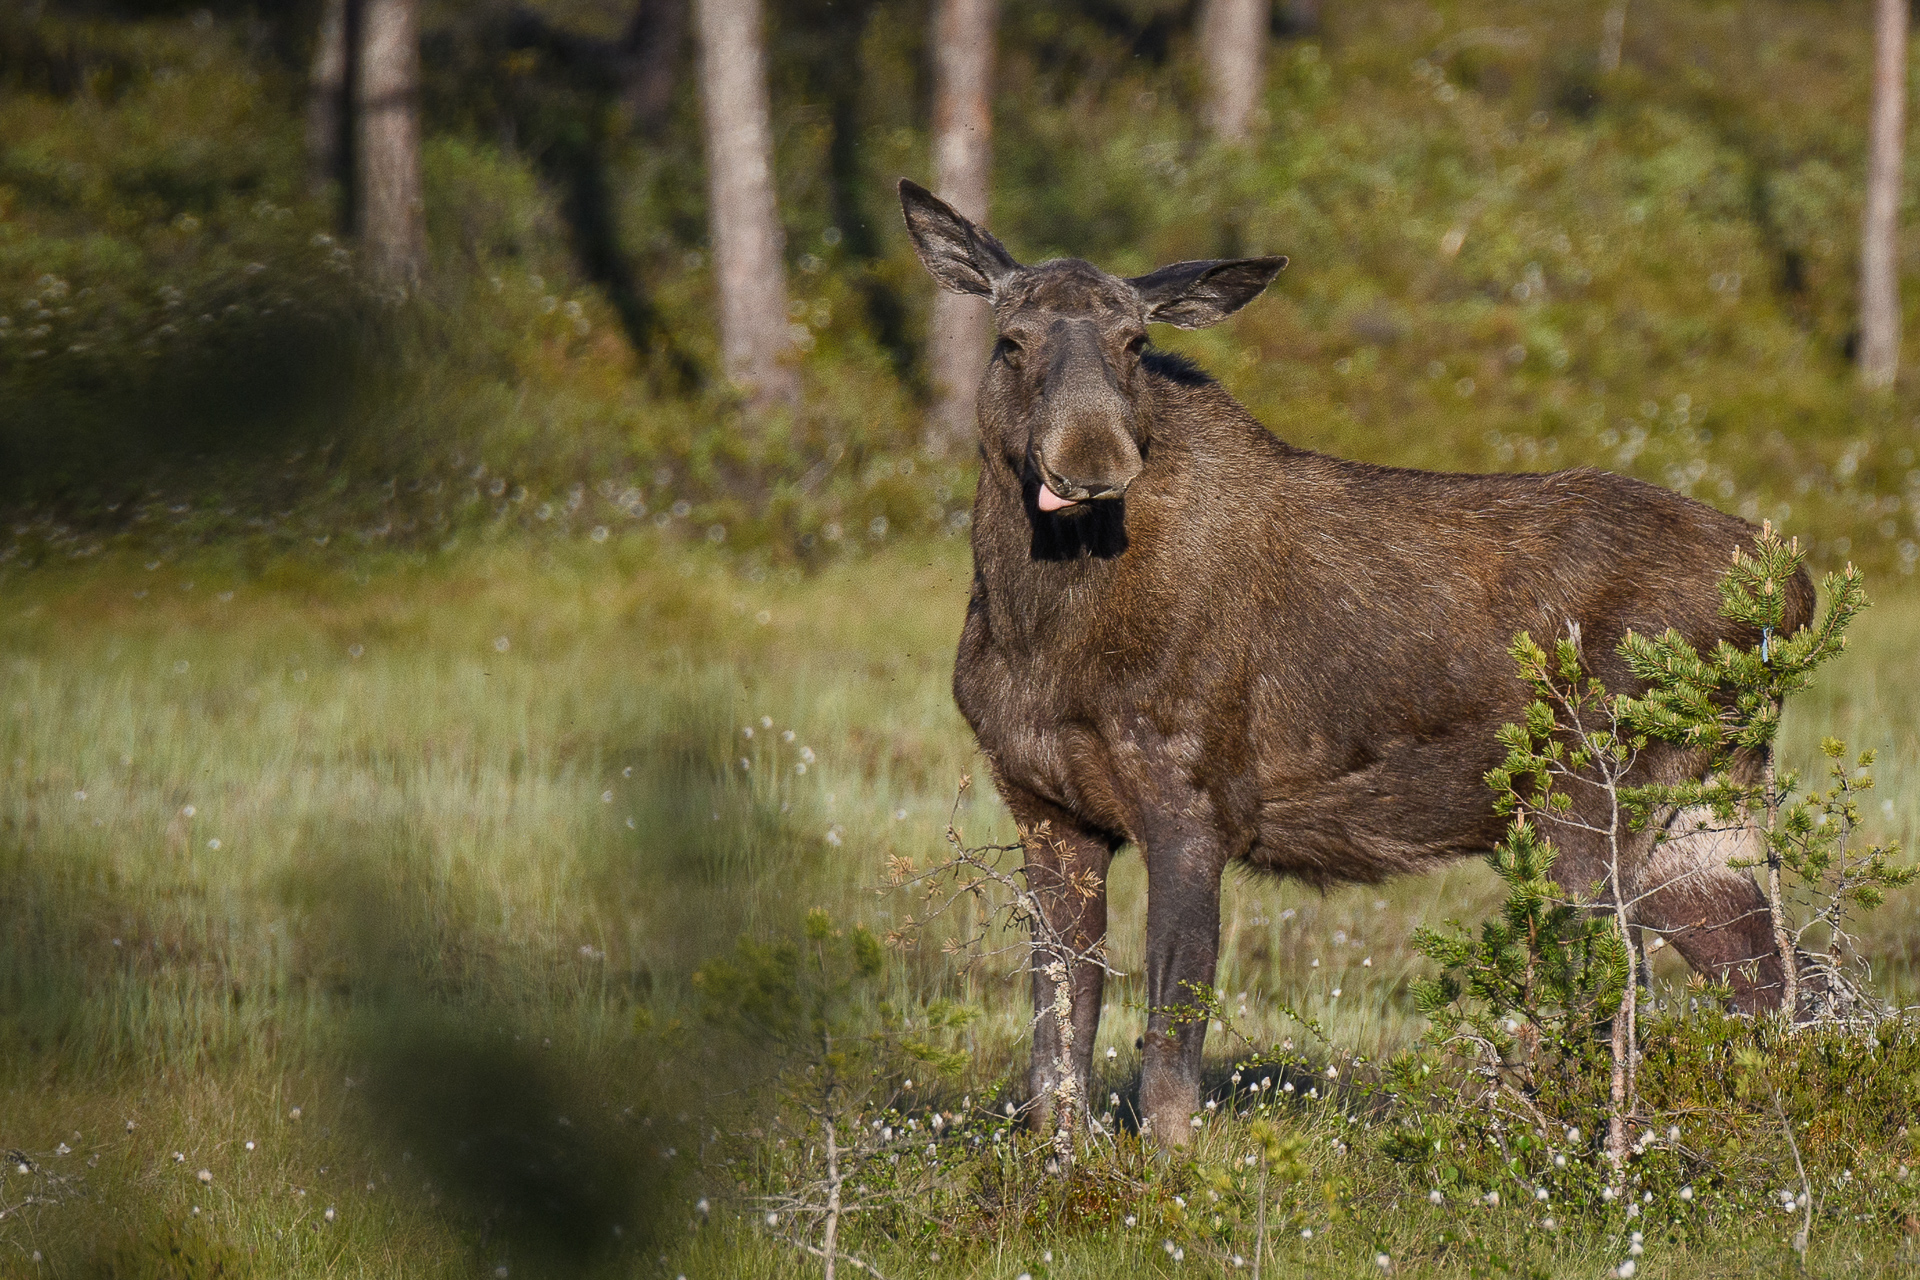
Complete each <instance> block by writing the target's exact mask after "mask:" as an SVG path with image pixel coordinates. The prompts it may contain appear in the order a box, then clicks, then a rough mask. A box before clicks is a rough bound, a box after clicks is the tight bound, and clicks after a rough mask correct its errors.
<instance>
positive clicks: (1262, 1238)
mask: <svg viewBox="0 0 1920 1280" xmlns="http://www.w3.org/2000/svg"><path fill="white" fill-rule="evenodd" d="M1266 1256H1267V1153H1266V1152H1265V1151H1262V1152H1261V1153H1260V1208H1259V1213H1258V1216H1257V1218H1256V1219H1255V1222H1254V1228H1253V1280H1260V1264H1261V1263H1262V1262H1263V1261H1265V1260H1266Z"/></svg>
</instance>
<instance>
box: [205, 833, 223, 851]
mask: <svg viewBox="0 0 1920 1280" xmlns="http://www.w3.org/2000/svg"><path fill="white" fill-rule="evenodd" d="M219 847H220V837H219V836H215V837H214V838H213V839H211V840H209V841H207V848H209V849H218V848H219Z"/></svg>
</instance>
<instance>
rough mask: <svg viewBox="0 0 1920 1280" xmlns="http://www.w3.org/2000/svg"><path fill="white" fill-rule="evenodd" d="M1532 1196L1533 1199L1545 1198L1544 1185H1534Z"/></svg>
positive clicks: (1545, 1190)
mask: <svg viewBox="0 0 1920 1280" xmlns="http://www.w3.org/2000/svg"><path fill="white" fill-rule="evenodd" d="M1533 1198H1534V1199H1535V1200H1545V1199H1546V1198H1547V1189H1546V1188H1545V1187H1535V1188H1534V1189H1533Z"/></svg>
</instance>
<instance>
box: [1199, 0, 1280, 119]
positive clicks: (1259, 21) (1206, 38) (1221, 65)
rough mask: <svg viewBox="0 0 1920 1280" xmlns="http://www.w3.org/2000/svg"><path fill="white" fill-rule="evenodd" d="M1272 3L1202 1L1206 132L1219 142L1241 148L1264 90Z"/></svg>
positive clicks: (1201, 32)
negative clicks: (1268, 22)
mask: <svg viewBox="0 0 1920 1280" xmlns="http://www.w3.org/2000/svg"><path fill="white" fill-rule="evenodd" d="M1270 3H1271V0H1202V4H1201V8H1200V56H1201V57H1202V58H1204V59H1205V60H1206V67H1207V116H1206V119H1207V129H1208V131H1209V132H1210V133H1212V135H1213V136H1214V137H1215V138H1216V139H1218V140H1219V141H1221V142H1244V141H1246V138H1247V131H1248V127H1249V123H1250V120H1251V117H1252V115H1253V110H1254V108H1255V107H1256V106H1258V105H1259V103H1260V95H1261V91H1262V90H1263V89H1264V88H1265V87H1266V84H1265V76H1266V65H1267V57H1266V54H1267V21H1268V9H1269V7H1270Z"/></svg>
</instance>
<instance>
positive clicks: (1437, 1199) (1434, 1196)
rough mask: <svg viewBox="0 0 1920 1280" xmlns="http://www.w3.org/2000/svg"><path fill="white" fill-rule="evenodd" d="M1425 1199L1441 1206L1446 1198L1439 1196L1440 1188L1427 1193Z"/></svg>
mask: <svg viewBox="0 0 1920 1280" xmlns="http://www.w3.org/2000/svg"><path fill="white" fill-rule="evenodd" d="M1427 1199H1428V1200H1431V1201H1432V1202H1433V1203H1434V1204H1442V1203H1444V1202H1445V1201H1446V1197H1445V1196H1443V1195H1441V1194H1440V1188H1438V1187H1435V1188H1434V1189H1433V1190H1431V1191H1429V1192H1427Z"/></svg>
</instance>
